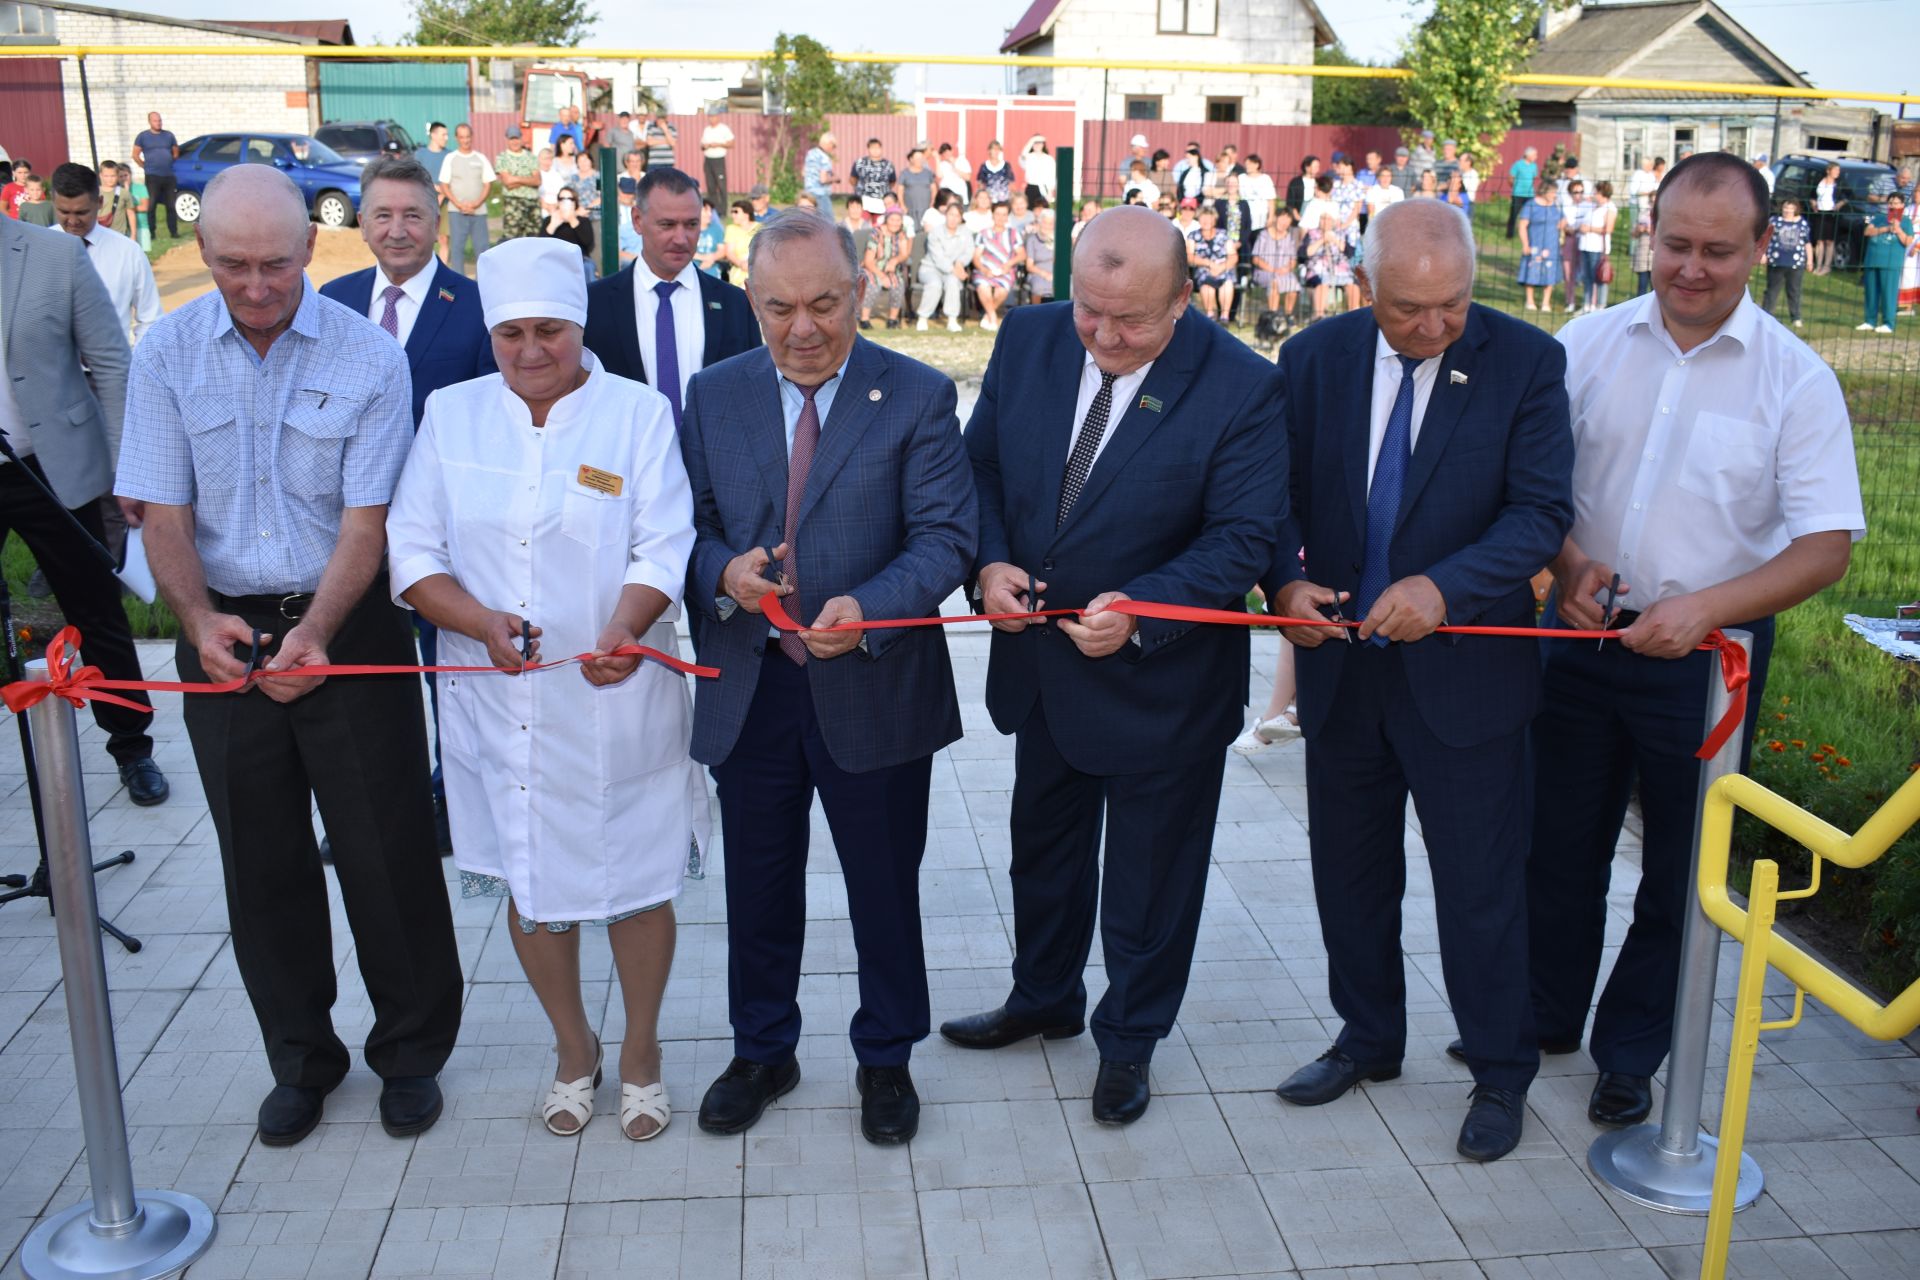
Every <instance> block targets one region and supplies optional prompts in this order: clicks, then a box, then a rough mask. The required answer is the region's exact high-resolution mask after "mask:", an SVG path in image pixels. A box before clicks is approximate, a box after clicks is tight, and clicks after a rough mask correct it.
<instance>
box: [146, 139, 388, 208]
mask: <svg viewBox="0 0 1920 1280" xmlns="http://www.w3.org/2000/svg"><path fill="white" fill-rule="evenodd" d="M236 164H270V165H272V166H273V167H274V168H276V169H278V170H280V172H282V173H284V174H286V175H287V176H288V177H289V178H292V179H293V185H295V186H296V187H299V188H300V194H301V195H302V196H305V197H306V201H307V208H309V209H311V210H312V211H313V216H314V217H315V218H317V219H319V221H320V225H321V226H323V227H350V226H352V225H353V221H354V215H355V212H356V211H357V210H358V209H359V208H360V168H361V162H360V161H358V160H348V159H347V158H345V157H344V156H342V155H341V154H340V153H339V152H337V151H335V150H334V149H333V148H331V147H329V146H328V145H327V144H326V143H324V142H321V141H319V140H318V139H316V138H310V137H308V136H307V135H306V134H304V133H209V134H205V135H203V136H201V137H198V138H193V139H191V140H189V141H187V142H183V143H181V144H180V157H179V159H177V160H175V161H174V162H173V174H174V181H175V182H176V183H177V184H178V188H179V189H178V191H177V193H176V194H175V195H174V197H173V212H174V214H175V215H176V216H177V217H178V218H179V219H180V221H182V222H196V221H198V220H199V218H200V193H201V192H203V191H205V190H206V189H207V184H208V183H209V182H212V181H213V179H214V176H215V175H216V174H218V173H219V172H220V171H221V170H223V169H226V168H229V167H231V166H233V165H236Z"/></svg>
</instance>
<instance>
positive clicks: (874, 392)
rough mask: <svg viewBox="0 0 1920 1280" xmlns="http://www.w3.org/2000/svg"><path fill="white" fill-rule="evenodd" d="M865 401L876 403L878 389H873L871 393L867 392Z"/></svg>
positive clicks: (878, 395)
mask: <svg viewBox="0 0 1920 1280" xmlns="http://www.w3.org/2000/svg"><path fill="white" fill-rule="evenodd" d="M867 399H869V400H875V401H877V400H879V399H880V388H878V387H875V388H874V389H873V390H871V391H869V392H867Z"/></svg>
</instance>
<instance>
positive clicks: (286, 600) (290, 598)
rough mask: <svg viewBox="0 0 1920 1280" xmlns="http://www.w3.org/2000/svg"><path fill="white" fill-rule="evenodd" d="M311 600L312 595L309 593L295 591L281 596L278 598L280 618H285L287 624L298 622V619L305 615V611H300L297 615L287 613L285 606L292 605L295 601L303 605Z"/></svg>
mask: <svg viewBox="0 0 1920 1280" xmlns="http://www.w3.org/2000/svg"><path fill="white" fill-rule="evenodd" d="M312 599H313V593H312V592H309V591H295V592H293V593H292V594H290V595H284V596H281V597H280V616H281V617H283V618H285V619H286V620H287V621H288V622H298V621H300V619H301V618H302V617H303V616H304V615H305V613H306V610H304V609H302V610H301V611H300V612H299V613H288V612H287V606H288V605H290V604H292V603H293V602H294V601H296V600H298V601H300V602H301V603H303V604H304V603H306V602H307V601H309V600H312Z"/></svg>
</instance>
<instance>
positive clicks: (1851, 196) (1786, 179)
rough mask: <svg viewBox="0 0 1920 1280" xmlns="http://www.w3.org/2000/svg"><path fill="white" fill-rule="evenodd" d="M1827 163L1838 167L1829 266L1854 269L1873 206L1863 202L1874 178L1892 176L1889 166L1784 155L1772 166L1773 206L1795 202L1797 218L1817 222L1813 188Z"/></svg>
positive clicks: (1820, 177)
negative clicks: (1834, 223)
mask: <svg viewBox="0 0 1920 1280" xmlns="http://www.w3.org/2000/svg"><path fill="white" fill-rule="evenodd" d="M1830 164H1837V165H1839V166H1840V180H1839V183H1838V190H1836V191H1835V192H1834V215H1833V216H1834V217H1835V219H1836V220H1837V225H1836V226H1835V228H1834V235H1833V241H1834V247H1833V265H1834V266H1836V267H1852V266H1858V265H1859V263H1860V255H1861V250H1862V248H1863V246H1864V245H1865V244H1866V237H1865V235H1863V234H1862V228H1863V227H1864V226H1865V225H1866V219H1867V215H1868V214H1869V213H1870V212H1872V211H1873V209H1874V207H1875V206H1874V204H1873V203H1872V202H1871V201H1869V200H1868V199H1867V193H1868V192H1869V191H1871V190H1872V188H1873V184H1874V180H1875V179H1877V178H1881V177H1891V176H1892V175H1893V166H1892V165H1886V164H1881V163H1879V162H1878V161H1875V160H1860V159H1855V158H1853V157H1839V158H1835V159H1832V160H1828V159H1826V158H1824V157H1821V156H1801V155H1795V156H1787V157H1785V158H1783V159H1782V160H1781V161H1780V162H1779V163H1777V164H1775V165H1774V166H1773V207H1774V209H1775V210H1776V211H1778V210H1779V208H1780V205H1781V204H1782V203H1783V202H1785V201H1787V200H1798V201H1799V202H1800V213H1801V216H1803V217H1805V218H1807V219H1808V220H1809V221H1816V222H1817V221H1818V219H1819V217H1820V215H1819V213H1818V212H1816V211H1815V209H1814V203H1813V189H1814V187H1816V186H1818V185H1819V183H1820V181H1821V180H1822V179H1823V178H1825V177H1826V176H1827V166H1828V165H1830Z"/></svg>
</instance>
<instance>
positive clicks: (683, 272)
mask: <svg viewBox="0 0 1920 1280" xmlns="http://www.w3.org/2000/svg"><path fill="white" fill-rule="evenodd" d="M700 207H701V206H700V188H699V187H698V186H696V185H695V184H694V181H693V179H692V178H689V177H688V176H687V175H686V174H684V173H682V172H680V170H678V169H654V170H652V171H651V172H649V173H648V174H647V176H646V177H644V178H642V179H640V185H639V187H638V188H637V189H636V191H635V194H634V201H633V224H634V227H635V228H636V229H637V230H638V231H639V232H640V256H639V257H637V258H635V259H634V260H633V261H632V262H630V263H628V264H627V265H626V266H625V267H624V268H622V269H621V270H620V271H619V272H617V273H616V274H614V275H610V276H608V277H607V278H606V279H604V280H596V281H594V282H593V284H591V285H590V286H588V288H587V332H586V344H587V350H589V351H591V352H593V354H594V355H595V356H596V357H598V358H599V360H600V365H601V367H602V368H604V369H605V370H606V371H607V372H608V373H614V374H618V375H619V376H620V377H622V378H632V379H633V380H634V381H635V382H644V383H646V384H647V385H648V386H650V387H652V388H653V389H654V390H656V391H658V392H659V393H660V394H661V395H663V396H665V397H666V398H667V401H668V403H670V404H672V405H673V420H674V422H675V423H678V422H679V421H680V419H681V416H682V412H683V409H684V407H685V405H686V394H687V383H688V382H689V381H691V380H692V378H693V375H694V374H696V373H698V372H700V371H701V370H702V369H706V368H710V367H711V366H713V365H716V364H719V363H720V362H721V361H722V360H725V359H726V358H727V357H729V356H737V355H739V354H740V353H741V352H743V351H751V350H753V349H754V348H755V347H757V346H759V345H760V326H759V325H758V324H756V323H755V322H754V318H753V308H752V307H751V306H749V305H748V303H747V294H746V291H745V290H744V289H741V288H740V287H739V286H738V285H732V284H728V283H727V282H726V281H724V280H721V279H718V278H717V277H714V276H710V275H708V274H707V273H706V272H704V271H701V270H699V269H698V268H697V267H695V266H694V265H693V250H694V246H695V245H696V244H698V242H699V240H700Z"/></svg>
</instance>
